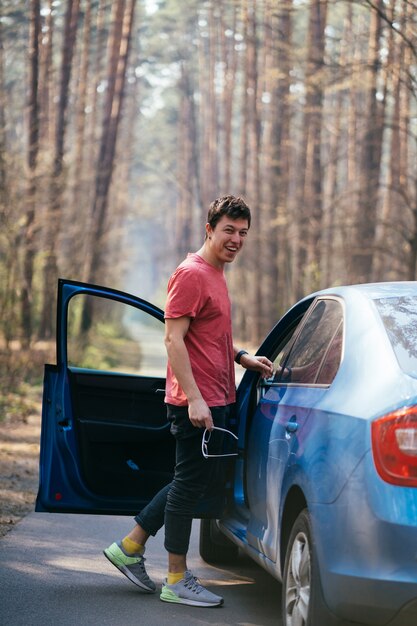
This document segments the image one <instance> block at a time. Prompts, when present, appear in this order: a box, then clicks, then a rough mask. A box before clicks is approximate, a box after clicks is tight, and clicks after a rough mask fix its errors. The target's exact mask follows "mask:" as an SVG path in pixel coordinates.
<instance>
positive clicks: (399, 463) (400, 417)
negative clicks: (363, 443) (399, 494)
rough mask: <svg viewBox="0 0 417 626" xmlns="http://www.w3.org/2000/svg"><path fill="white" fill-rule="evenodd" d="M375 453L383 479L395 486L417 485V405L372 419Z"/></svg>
mask: <svg viewBox="0 0 417 626" xmlns="http://www.w3.org/2000/svg"><path fill="white" fill-rule="evenodd" d="M372 452H373V455H374V461H375V466H376V469H377V472H378V474H379V475H380V476H381V478H382V479H383V480H385V481H386V482H388V483H391V484H392V485H403V486H406V487H417V406H413V407H408V408H405V409H401V410H399V411H394V412H393V413H389V414H388V415H385V416H384V417H380V418H378V419H376V420H375V421H374V422H372Z"/></svg>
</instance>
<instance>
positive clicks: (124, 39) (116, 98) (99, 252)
mask: <svg viewBox="0 0 417 626" xmlns="http://www.w3.org/2000/svg"><path fill="white" fill-rule="evenodd" d="M135 4H136V0H127V1H126V2H125V0H118V1H117V3H114V4H113V11H114V12H113V30H112V37H111V40H110V44H109V68H108V87H107V100H106V104H105V111H104V117H103V130H102V136H101V143H100V154H99V159H98V163H97V174H96V184H95V196H94V201H93V206H92V210H91V216H92V233H91V237H90V249H91V255H90V256H89V258H88V259H86V280H87V282H93V283H94V282H97V281H98V279H99V277H100V273H101V271H102V267H101V265H102V262H103V260H104V258H105V255H104V252H105V247H106V241H105V228H106V217H107V210H108V196H109V188H110V183H111V179H112V173H113V167H114V158H115V152H116V141H117V134H118V128H119V123H120V117H121V111H122V104H123V95H124V86H125V78H126V66H127V60H128V55H129V46H130V40H131V32H132V26H133V19H134V12H135ZM88 302H89V303H91V302H92V299H91V298H90V299H89V300H88ZM91 314H92V311H91V309H90V308H89V307H85V308H84V310H83V316H82V330H83V331H84V332H86V331H87V330H88V329H89V328H90V325H91Z"/></svg>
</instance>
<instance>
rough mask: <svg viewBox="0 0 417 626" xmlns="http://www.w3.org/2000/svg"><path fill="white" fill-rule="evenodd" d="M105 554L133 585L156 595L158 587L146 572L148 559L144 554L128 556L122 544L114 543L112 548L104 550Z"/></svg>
mask: <svg viewBox="0 0 417 626" xmlns="http://www.w3.org/2000/svg"><path fill="white" fill-rule="evenodd" d="M103 554H104V556H106V557H107V558H108V559H109V561H110V563H113V565H115V566H116V567H117V569H118V570H120V571H121V572H122V574H124V575H125V576H127V577H128V579H129V580H131V581H132V583H135V585H138V587H140V588H141V589H143V590H144V591H147V592H148V593H155V591H156V585H155V583H154V582H153V580H151V579H150V578H149V576H148V574H147V572H146V569H145V560H146V559H145V557H144V556H143V554H132V555H129V554H126V553H125V552H124V550H123V548H122V546H121V544H120V543H112V545H111V546H109V547H108V548H106V549H105V550H103Z"/></svg>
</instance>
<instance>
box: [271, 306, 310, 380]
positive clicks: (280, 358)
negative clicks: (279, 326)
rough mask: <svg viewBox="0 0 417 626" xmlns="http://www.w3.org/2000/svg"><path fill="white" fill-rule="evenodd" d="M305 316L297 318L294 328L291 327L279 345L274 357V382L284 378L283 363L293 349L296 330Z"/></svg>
mask: <svg viewBox="0 0 417 626" xmlns="http://www.w3.org/2000/svg"><path fill="white" fill-rule="evenodd" d="M302 319H303V318H301V319H299V320H297V322H296V323H295V324H294V325H293V327H292V328H290V329H289V331H288V332H287V334H286V335H285V337H283V339H282V340H281V342H280V344H279V346H278V347H277V350H278V354H277V355H276V357H275V358H273V368H274V372H275V374H274V382H279V381H280V379H281V378H282V365H283V364H284V363H285V360H286V358H287V356H288V353H289V351H290V349H291V346H292V343H293V337H294V335H295V331H296V330H297V328H298V326H299V325H300V324H301V321H302Z"/></svg>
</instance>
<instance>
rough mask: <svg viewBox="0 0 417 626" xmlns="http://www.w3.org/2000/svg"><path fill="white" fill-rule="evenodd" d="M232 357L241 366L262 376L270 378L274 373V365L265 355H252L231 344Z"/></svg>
mask: <svg viewBox="0 0 417 626" xmlns="http://www.w3.org/2000/svg"><path fill="white" fill-rule="evenodd" d="M233 353H234V359H235V361H236V363H239V365H241V366H242V367H244V368H245V369H247V370H252V371H253V372H259V373H260V375H261V376H262V378H270V377H271V376H272V375H273V373H274V366H273V364H272V362H271V361H270V360H269V359H268V358H267V357H266V356H253V355H251V354H249V353H248V352H246V350H239V348H236V347H235V346H233Z"/></svg>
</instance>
